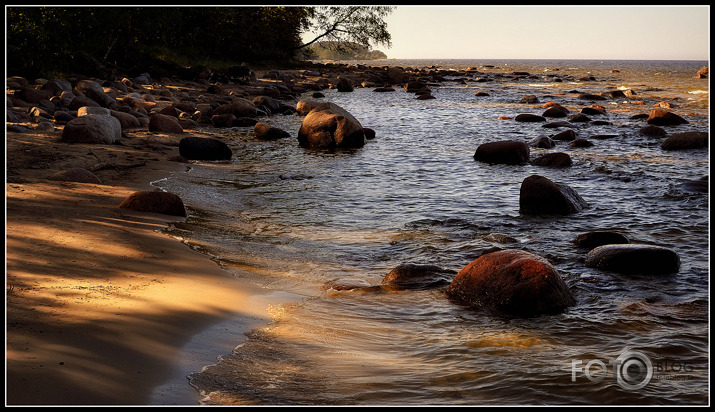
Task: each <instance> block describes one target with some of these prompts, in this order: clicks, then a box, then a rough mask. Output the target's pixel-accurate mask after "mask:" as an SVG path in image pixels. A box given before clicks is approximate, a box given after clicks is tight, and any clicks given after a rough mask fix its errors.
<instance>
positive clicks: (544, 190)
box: [519, 175, 588, 215]
mask: <svg viewBox="0 0 715 412" xmlns="http://www.w3.org/2000/svg"><path fill="white" fill-rule="evenodd" d="M587 207H588V203H586V201H585V200H583V198H581V196H579V195H578V193H576V191H575V190H574V189H572V188H571V187H569V186H567V185H565V184H562V183H555V182H552V181H551V180H549V179H548V178H546V177H543V176H539V175H531V176H529V177H527V178H526V179H524V181H523V182H522V183H521V189H520V191H519V211H520V212H521V213H524V214H531V215H540V214H546V215H548V214H557V215H569V214H572V213H576V212H580V211H581V210H583V209H585V208H587Z"/></svg>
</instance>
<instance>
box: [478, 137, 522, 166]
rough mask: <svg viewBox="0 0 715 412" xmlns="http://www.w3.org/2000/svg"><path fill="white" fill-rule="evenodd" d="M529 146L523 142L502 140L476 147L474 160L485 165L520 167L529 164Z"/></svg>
mask: <svg viewBox="0 0 715 412" xmlns="http://www.w3.org/2000/svg"><path fill="white" fill-rule="evenodd" d="M529 153H530V152H529V146H528V145H527V144H526V143H524V142H518V141H515V140H503V141H499V142H490V143H483V144H481V145H479V147H477V151H476V152H475V153H474V160H477V161H480V162H485V163H496V164H509V165H521V164H526V163H528V162H529Z"/></svg>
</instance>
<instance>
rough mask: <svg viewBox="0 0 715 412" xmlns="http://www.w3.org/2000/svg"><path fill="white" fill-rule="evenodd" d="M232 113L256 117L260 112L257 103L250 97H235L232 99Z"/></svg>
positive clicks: (237, 115) (239, 115)
mask: <svg viewBox="0 0 715 412" xmlns="http://www.w3.org/2000/svg"><path fill="white" fill-rule="evenodd" d="M231 113H233V115H234V116H236V117H237V118H238V117H255V116H256V115H257V114H258V110H257V109H256V105H255V104H253V102H252V101H250V100H248V99H244V98H242V97H233V98H232V99H231Z"/></svg>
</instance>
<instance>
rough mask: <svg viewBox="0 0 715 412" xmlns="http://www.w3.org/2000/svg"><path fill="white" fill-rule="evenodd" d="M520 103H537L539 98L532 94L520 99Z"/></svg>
mask: <svg viewBox="0 0 715 412" xmlns="http://www.w3.org/2000/svg"><path fill="white" fill-rule="evenodd" d="M521 103H527V104H534V103H539V98H538V97H536V96H534V95H533V94H530V95H527V96H524V97H522V98H521Z"/></svg>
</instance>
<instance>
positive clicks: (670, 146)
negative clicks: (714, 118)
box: [660, 132, 710, 150]
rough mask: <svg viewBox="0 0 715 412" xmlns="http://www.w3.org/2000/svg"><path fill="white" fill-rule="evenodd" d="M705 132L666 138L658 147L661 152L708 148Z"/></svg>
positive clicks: (678, 134)
mask: <svg viewBox="0 0 715 412" xmlns="http://www.w3.org/2000/svg"><path fill="white" fill-rule="evenodd" d="M709 138H710V135H709V134H708V133H707V132H683V133H676V134H673V135H670V136H668V138H667V139H665V141H664V142H663V143H662V144H661V145H660V147H661V149H663V150H687V149H701V148H705V147H708V140H709Z"/></svg>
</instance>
